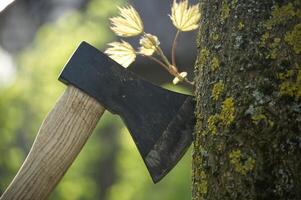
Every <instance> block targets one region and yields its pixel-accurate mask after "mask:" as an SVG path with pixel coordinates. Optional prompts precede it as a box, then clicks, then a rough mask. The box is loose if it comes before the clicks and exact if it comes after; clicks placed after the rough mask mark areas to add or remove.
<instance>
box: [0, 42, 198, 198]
mask: <svg viewBox="0 0 301 200" xmlns="http://www.w3.org/2000/svg"><path fill="white" fill-rule="evenodd" d="M59 80H60V81H62V82H63V83H65V84H66V85H67V86H68V87H67V89H66V90H65V92H64V94H63V95H62V96H61V97H60V98H59V100H58V101H57V102H56V104H55V106H54V107H53V109H52V110H51V111H50V113H49V114H48V116H47V117H46V118H45V120H44V122H43V123H42V125H41V127H40V129H39V132H38V135H37V137H36V139H35V141H34V143H33V145H32V148H31V150H30V152H29V154H28V156H27V158H26V159H25V161H24V163H23V164H22V166H21V168H20V169H19V171H18V173H17V175H16V176H15V178H14V179H13V181H12V182H11V183H10V185H9V186H8V188H7V189H6V190H5V192H4V193H3V195H2V197H1V198H0V199H1V200H16V199H28V200H29V199H30V200H41V199H46V198H47V197H48V196H49V194H50V193H51V192H52V190H53V189H54V187H55V186H56V185H57V183H58V182H59V181H60V179H61V178H62V177H63V175H64V174H65V172H66V171H67V169H68V168H69V166H70V165H71V164H72V162H73V161H74V159H75V158H76V156H77V155H78V153H79V152H80V150H81V149H82V147H83V146H84V144H85V143H86V141H87V139H88V138H89V136H90V134H91V133H92V131H93V129H94V128H95V126H96V124H97V122H98V121H99V119H100V117H101V116H102V114H103V113H104V111H105V110H109V111H110V112H112V113H114V114H118V115H120V117H121V118H122V120H123V121H124V123H125V124H126V126H127V128H128V129H129V132H130V133H131V136H132V138H133V140H134V142H135V144H136V146H137V148H138V150H139V153H140V155H141V156H142V158H143V161H144V163H145V165H146V167H147V169H148V171H149V173H150V175H151V177H152V180H153V181H154V182H155V183H156V182H158V181H159V180H161V179H162V178H163V177H164V176H165V175H166V174H167V173H168V172H169V171H170V170H171V169H172V168H173V167H174V166H175V165H176V163H177V162H178V161H179V160H180V159H181V157H182V156H183V155H184V153H185V152H186V150H187V148H188V147H189V146H190V144H191V142H192V138H193V137H192V132H193V127H194V124H195V117H194V106H195V103H194V100H193V97H192V96H189V95H184V94H180V93H176V92H172V91H169V90H166V89H163V88H160V87H157V86H155V85H153V84H151V83H149V82H147V81H145V80H143V79H142V78H141V77H139V76H137V75H136V74H134V73H132V72H130V71H129V70H126V69H124V68H123V67H122V66H120V65H119V64H118V63H116V62H114V61H113V60H111V59H110V58H109V57H108V56H106V55H105V54H103V53H102V52H100V51H99V50H97V49H96V48H94V47H93V46H91V45H89V44H88V43H86V42H82V43H81V44H80V45H79V47H78V48H77V50H76V51H75V52H74V54H73V55H72V56H71V58H70V60H69V61H68V62H67V64H66V66H65V67H64V69H63V71H62V73H61V75H60V77H59Z"/></svg>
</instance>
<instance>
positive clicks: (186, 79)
mask: <svg viewBox="0 0 301 200" xmlns="http://www.w3.org/2000/svg"><path fill="white" fill-rule="evenodd" d="M184 81H185V82H186V83H188V84H190V85H192V86H194V82H193V81H190V80H188V78H184Z"/></svg>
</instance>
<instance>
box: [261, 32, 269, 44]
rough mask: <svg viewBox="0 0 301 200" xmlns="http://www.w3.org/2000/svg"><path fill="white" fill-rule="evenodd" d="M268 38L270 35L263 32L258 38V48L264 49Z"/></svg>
mask: <svg viewBox="0 0 301 200" xmlns="http://www.w3.org/2000/svg"><path fill="white" fill-rule="evenodd" d="M269 38H270V33H269V32H265V33H264V34H263V35H262V36H261V38H260V44H259V46H260V47H265V45H266V42H267V40H268V39H269Z"/></svg>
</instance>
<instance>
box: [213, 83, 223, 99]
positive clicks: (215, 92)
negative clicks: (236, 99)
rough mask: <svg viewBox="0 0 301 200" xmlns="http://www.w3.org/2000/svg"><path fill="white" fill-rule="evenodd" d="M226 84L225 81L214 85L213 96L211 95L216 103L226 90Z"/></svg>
mask: <svg viewBox="0 0 301 200" xmlns="http://www.w3.org/2000/svg"><path fill="white" fill-rule="evenodd" d="M224 87H225V86H224V83H223V81H219V82H217V83H215V84H214V86H213V89H212V94H211V98H212V99H213V100H215V101H217V100H218V98H219V97H220V94H221V93H222V92H223V90H224Z"/></svg>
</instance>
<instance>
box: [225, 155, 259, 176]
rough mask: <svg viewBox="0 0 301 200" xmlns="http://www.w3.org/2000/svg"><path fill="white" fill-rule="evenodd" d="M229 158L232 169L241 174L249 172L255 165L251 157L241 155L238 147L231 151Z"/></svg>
mask: <svg viewBox="0 0 301 200" xmlns="http://www.w3.org/2000/svg"><path fill="white" fill-rule="evenodd" d="M229 159H230V163H231V164H232V165H233V167H234V170H235V171H236V172H238V173H240V174H242V175H246V174H247V173H249V172H251V171H252V170H253V169H254V167H255V160H254V159H253V158H251V157H247V156H243V155H242V153H241V151H240V150H239V149H238V150H233V151H231V152H230V154H229Z"/></svg>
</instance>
